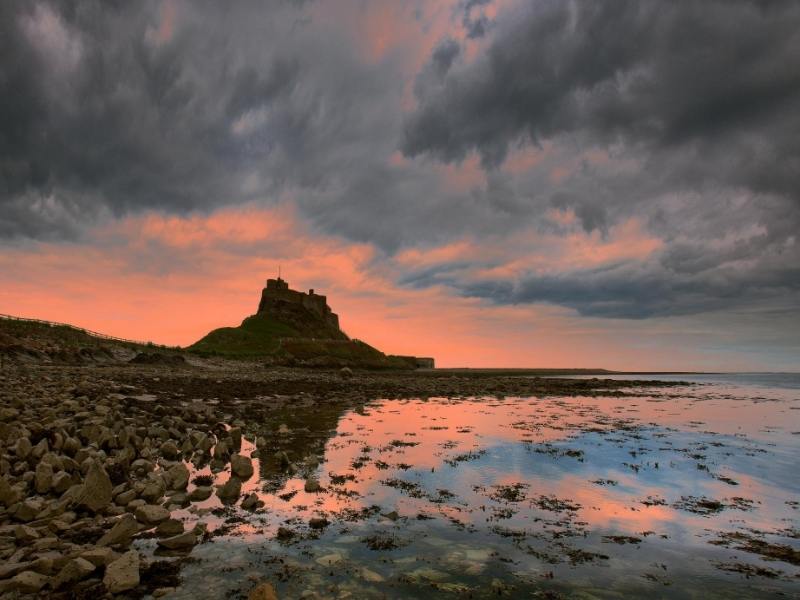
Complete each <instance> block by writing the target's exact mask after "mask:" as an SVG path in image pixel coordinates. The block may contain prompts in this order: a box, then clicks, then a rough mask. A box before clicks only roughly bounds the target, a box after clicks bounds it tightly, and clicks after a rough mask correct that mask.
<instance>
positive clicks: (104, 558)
mask: <svg viewBox="0 0 800 600" xmlns="http://www.w3.org/2000/svg"><path fill="white" fill-rule="evenodd" d="M81 558H82V559H84V560H88V561H89V562H90V563H92V564H93V565H94V566H95V567H105V566H106V565H108V564H110V563H112V562H114V561H115V560H117V558H119V555H118V554H117V553H116V552H114V551H113V550H112V549H111V548H99V547H98V548H90V549H89V550H86V551H85V552H81Z"/></svg>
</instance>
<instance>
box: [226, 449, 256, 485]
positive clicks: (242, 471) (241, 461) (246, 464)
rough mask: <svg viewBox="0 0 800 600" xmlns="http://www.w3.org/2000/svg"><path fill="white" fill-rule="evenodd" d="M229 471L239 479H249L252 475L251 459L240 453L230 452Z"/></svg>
mask: <svg viewBox="0 0 800 600" xmlns="http://www.w3.org/2000/svg"><path fill="white" fill-rule="evenodd" d="M231 471H232V472H233V474H234V475H236V476H237V477H239V478H240V479H243V480H246V479H250V478H251V477H252V476H253V461H252V460H250V459H249V458H247V457H246V456H242V455H241V454H232V455H231Z"/></svg>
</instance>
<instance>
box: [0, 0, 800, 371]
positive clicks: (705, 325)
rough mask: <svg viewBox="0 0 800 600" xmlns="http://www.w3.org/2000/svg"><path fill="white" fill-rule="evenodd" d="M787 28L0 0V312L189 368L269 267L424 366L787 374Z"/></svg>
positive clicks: (799, 38) (580, 4)
mask: <svg viewBox="0 0 800 600" xmlns="http://www.w3.org/2000/svg"><path fill="white" fill-rule="evenodd" d="M799 67H800V3H798V2H796V1H793V0H792V1H788V0H787V1H781V0H761V1H745V0H724V1H715V0H705V1H704V2H663V1H662V0H635V1H633V0H615V1H613V2H596V1H590V0H585V1H579V0H575V1H570V0H409V1H407V2H397V1H396V0H368V1H367V0H326V1H322V0H316V1H315V0H304V1H301V0H294V1H292V0H263V1H262V0H259V1H258V2H256V1H252V2H251V1H246V0H241V1H237V2H233V3H220V2H212V1H210V0H208V1H197V2H183V1H180V0H160V1H143V2H135V3H134V2H107V1H100V0H86V1H83V2H80V3H74V2H55V1H53V2H47V1H23V0H8V1H4V2H2V3H0V312H2V313H7V314H14V315H20V316H27V317H37V318H44V319H50V320H54V321H62V322H69V323H73V324H75V325H79V326H82V327H86V328H89V329H92V330H96V331H101V332H104V333H108V334H113V335H117V336H122V337H127V338H132V339H137V340H153V341H155V342H159V343H165V344H180V345H187V344H190V343H192V342H194V341H196V340H197V339H199V338H200V337H202V336H203V335H204V334H205V333H206V332H208V331H209V330H210V329H213V328H216V327H220V326H226V325H236V324H238V323H239V322H240V321H241V320H242V319H243V318H244V317H245V316H247V315H249V314H252V313H254V312H255V310H256V307H257V305H258V300H259V297H260V290H261V288H262V287H263V285H264V280H265V279H266V278H267V277H274V276H275V274H276V272H277V270H278V267H279V266H280V268H281V271H282V273H283V275H284V278H285V279H287V280H288V281H289V283H290V285H291V286H292V287H293V288H296V289H307V288H315V289H316V290H317V291H318V292H319V293H323V294H326V295H327V296H328V300H329V304H330V305H331V306H332V308H333V310H334V311H336V312H337V313H338V314H339V315H340V321H341V324H342V327H343V329H344V330H345V331H346V332H347V333H348V334H349V335H351V337H355V338H359V339H363V340H365V341H367V342H369V343H371V344H373V345H375V346H377V347H378V348H380V349H381V350H384V351H386V352H390V353H398V354H417V355H426V356H434V357H435V358H436V359H437V364H438V365H439V366H475V367H477V366H487V367H502V366H506V367H590V368H591V367H604V368H611V369H627V370H647V369H657V370H775V371H779V370H789V371H800V240H798V235H799V234H800V109H799V107H800V68H799Z"/></svg>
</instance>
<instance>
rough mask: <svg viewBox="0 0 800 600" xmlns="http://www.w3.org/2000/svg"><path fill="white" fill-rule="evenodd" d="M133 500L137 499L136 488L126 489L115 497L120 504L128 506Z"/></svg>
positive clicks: (115, 500)
mask: <svg viewBox="0 0 800 600" xmlns="http://www.w3.org/2000/svg"><path fill="white" fill-rule="evenodd" d="M133 500H136V490H126V491H124V492H122V493H121V494H118V495H117V496H116V497H115V498H114V502H115V503H116V504H118V505H119V506H128V504H129V503H130V502H131V501H133Z"/></svg>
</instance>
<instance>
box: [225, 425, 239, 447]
mask: <svg viewBox="0 0 800 600" xmlns="http://www.w3.org/2000/svg"><path fill="white" fill-rule="evenodd" d="M228 434H229V435H230V436H231V442H232V443H233V447H234V448H235V449H236V450H239V448H241V447H242V428H241V427H231V429H230V431H228Z"/></svg>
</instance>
